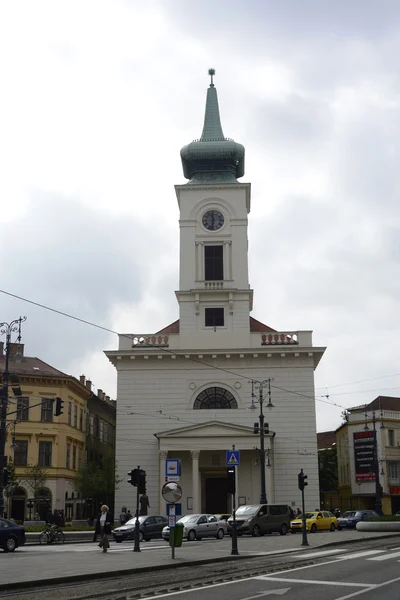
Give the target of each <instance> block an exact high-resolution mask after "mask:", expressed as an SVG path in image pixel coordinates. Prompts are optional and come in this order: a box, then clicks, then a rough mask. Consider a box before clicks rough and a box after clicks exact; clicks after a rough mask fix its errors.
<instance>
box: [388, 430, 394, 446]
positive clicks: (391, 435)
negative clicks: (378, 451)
mask: <svg viewBox="0 0 400 600" xmlns="http://www.w3.org/2000/svg"><path fill="white" fill-rule="evenodd" d="M388 442H389V446H394V429H388Z"/></svg>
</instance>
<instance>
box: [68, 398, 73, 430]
mask: <svg viewBox="0 0 400 600" xmlns="http://www.w3.org/2000/svg"><path fill="white" fill-rule="evenodd" d="M68 425H72V402H68Z"/></svg>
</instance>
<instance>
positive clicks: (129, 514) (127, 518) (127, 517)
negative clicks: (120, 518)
mask: <svg viewBox="0 0 400 600" xmlns="http://www.w3.org/2000/svg"><path fill="white" fill-rule="evenodd" d="M130 519H133V517H132V514H131V511H130V510H129V508H128V512H127V513H126V522H128V521H129V520H130Z"/></svg>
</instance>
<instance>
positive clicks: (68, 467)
mask: <svg viewBox="0 0 400 600" xmlns="http://www.w3.org/2000/svg"><path fill="white" fill-rule="evenodd" d="M65 466H66V467H67V469H70V468H71V444H67V454H66V457H65Z"/></svg>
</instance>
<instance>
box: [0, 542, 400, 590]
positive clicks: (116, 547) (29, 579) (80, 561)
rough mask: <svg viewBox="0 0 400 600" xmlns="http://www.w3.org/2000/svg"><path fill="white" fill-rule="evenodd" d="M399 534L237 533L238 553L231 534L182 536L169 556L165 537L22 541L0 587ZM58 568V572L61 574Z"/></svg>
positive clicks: (2, 561)
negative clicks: (106, 543) (102, 543)
mask: <svg viewBox="0 0 400 600" xmlns="http://www.w3.org/2000/svg"><path fill="white" fill-rule="evenodd" d="M398 535H399V534H385V535H382V534H379V533H369V532H368V533H364V532H359V531H341V532H335V533H330V532H327V533H322V532H321V533H316V534H314V535H309V536H308V540H309V544H310V545H309V547H306V548H304V547H303V548H302V546H301V541H302V538H301V535H287V536H279V535H269V536H265V537H261V538H250V537H249V538H244V537H241V538H239V541H238V546H239V553H240V556H231V554H230V552H231V539H230V538H229V537H225V538H224V539H223V540H221V541H216V540H210V541H208V540H203V541H201V542H184V543H183V546H182V547H181V548H176V550H175V555H176V558H175V560H173V559H172V558H171V548H170V547H169V545H167V544H166V543H165V542H163V541H162V540H160V541H159V542H158V540H157V541H154V542H150V543H143V544H141V550H142V551H141V552H133V544H131V543H123V544H115V543H112V545H111V548H110V550H109V552H107V553H106V554H104V553H102V552H101V550H100V548H98V547H97V546H96V545H95V544H76V545H72V544H68V545H61V546H55V547H51V548H49V547H48V546H47V547H43V546H39V547H33V546H28V547H25V548H21V549H18V550H16V551H15V552H14V553H10V554H2V556H0V565H1V566H0V589H9V590H11V589H17V588H23V587H31V586H33V585H34V584H35V583H36V584H37V585H47V584H49V583H63V582H67V581H69V582H71V581H83V580H85V579H92V578H93V577H97V578H100V577H107V576H113V577H115V576H118V575H124V574H132V573H135V572H144V571H159V570H163V569H170V568H177V567H180V566H190V565H193V566H196V565H198V564H206V563H215V562H222V561H226V560H241V559H244V558H247V559H248V558H250V557H252V556H254V557H256V556H263V555H264V556H266V555H279V554H285V553H291V552H302V551H304V550H307V551H309V550H313V549H315V548H321V547H322V546H326V545H333V544H334V545H337V546H341V547H342V546H343V545H344V546H345V545H346V544H348V543H351V542H353V543H354V542H360V541H362V540H365V539H381V538H390V537H396V536H398ZM61 574H62V575H61Z"/></svg>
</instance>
